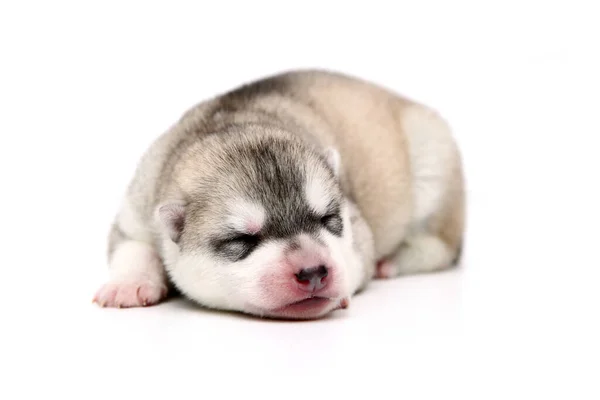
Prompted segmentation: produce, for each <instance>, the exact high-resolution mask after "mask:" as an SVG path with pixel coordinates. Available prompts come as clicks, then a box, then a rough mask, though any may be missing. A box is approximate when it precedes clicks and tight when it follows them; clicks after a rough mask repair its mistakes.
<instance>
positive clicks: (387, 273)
mask: <svg viewBox="0 0 600 400" xmlns="http://www.w3.org/2000/svg"><path fill="white" fill-rule="evenodd" d="M397 274H398V267H397V266H396V264H394V263H392V262H391V261H388V260H381V261H379V262H378V263H377V269H376V271H375V277H376V278H379V279H389V278H393V277H394V276H396V275H397Z"/></svg>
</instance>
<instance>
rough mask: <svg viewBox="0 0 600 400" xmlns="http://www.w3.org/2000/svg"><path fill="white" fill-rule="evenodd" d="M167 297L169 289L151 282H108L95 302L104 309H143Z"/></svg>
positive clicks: (161, 284) (99, 292) (100, 290)
mask: <svg viewBox="0 0 600 400" xmlns="http://www.w3.org/2000/svg"><path fill="white" fill-rule="evenodd" d="M166 296H167V287H166V286H165V285H164V284H163V283H156V282H154V281H151V280H139V281H126V282H108V283H106V284H105V285H103V286H102V287H101V288H100V289H99V290H98V291H97V292H96V295H95V296H94V300H93V302H94V303H98V304H99V305H100V306H102V307H117V308H121V307H143V306H150V305H153V304H157V303H158V302H160V301H161V300H162V299H164V298H165V297H166Z"/></svg>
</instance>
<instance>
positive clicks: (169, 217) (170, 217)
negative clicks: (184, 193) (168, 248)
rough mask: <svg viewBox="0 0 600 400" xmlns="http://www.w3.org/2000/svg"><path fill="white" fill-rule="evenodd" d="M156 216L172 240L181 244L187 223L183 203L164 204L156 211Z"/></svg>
mask: <svg viewBox="0 0 600 400" xmlns="http://www.w3.org/2000/svg"><path fill="white" fill-rule="evenodd" d="M156 215H157V217H158V221H159V223H160V224H161V225H162V227H163V229H165V230H166V232H167V233H168V235H169V237H170V238H171V240H172V241H173V242H175V243H177V242H179V239H180V238H181V233H182V232H183V225H184V222H185V205H183V204H182V203H166V204H162V205H160V206H158V208H157V209H156Z"/></svg>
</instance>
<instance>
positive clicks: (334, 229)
mask: <svg viewBox="0 0 600 400" xmlns="http://www.w3.org/2000/svg"><path fill="white" fill-rule="evenodd" d="M321 224H322V225H323V226H324V227H325V228H326V229H327V230H328V231H330V232H331V233H333V234H334V235H336V236H341V235H342V231H343V230H344V223H343V221H342V217H341V216H340V215H339V214H337V213H333V214H327V215H325V216H323V217H321Z"/></svg>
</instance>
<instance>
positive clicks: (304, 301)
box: [284, 296, 331, 307]
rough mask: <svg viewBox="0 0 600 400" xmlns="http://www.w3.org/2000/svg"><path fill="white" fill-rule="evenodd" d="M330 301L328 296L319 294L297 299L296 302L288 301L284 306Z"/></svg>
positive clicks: (309, 304) (308, 304) (317, 303)
mask: <svg viewBox="0 0 600 400" xmlns="http://www.w3.org/2000/svg"><path fill="white" fill-rule="evenodd" d="M329 301H331V299H330V298H328V297H321V296H312V297H308V298H306V299H302V300H298V301H296V302H293V303H290V304H288V305H286V306H284V307H295V306H311V305H319V304H322V303H325V302H329Z"/></svg>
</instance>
